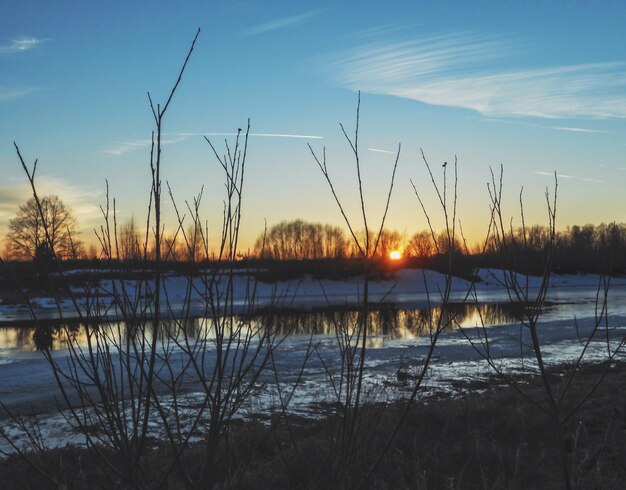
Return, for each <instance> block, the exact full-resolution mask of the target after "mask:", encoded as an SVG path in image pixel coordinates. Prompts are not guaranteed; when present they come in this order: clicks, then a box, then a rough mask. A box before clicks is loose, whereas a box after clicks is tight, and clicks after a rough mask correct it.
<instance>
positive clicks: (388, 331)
mask: <svg viewBox="0 0 626 490" xmlns="http://www.w3.org/2000/svg"><path fill="white" fill-rule="evenodd" d="M364 314H366V316H367V317H366V321H367V326H368V335H369V336H370V337H371V338H372V342H371V343H370V345H371V346H372V347H375V346H378V345H380V344H381V343H382V340H380V339H382V338H384V339H388V340H394V339H413V338H416V337H419V336H421V335H427V334H428V333H429V332H430V331H431V329H432V328H434V327H435V326H436V325H448V328H458V327H472V326H480V325H483V324H484V325H485V326H490V325H500V324H504V323H511V322H514V321H517V318H518V314H519V307H517V306H516V305H514V304H510V303H506V304H482V305H471V304H450V305H448V306H447V307H446V308H444V309H442V308H441V307H435V308H431V309H426V310H419V309H414V310H407V309H399V308H397V307H395V306H393V305H389V306H382V307H379V308H376V309H371V310H369V311H368V312H367V313H363V312H362V311H360V310H354V309H324V310H317V311H308V312H302V311H297V310H278V311H276V310H268V311H265V312H264V313H262V314H255V315H248V316H236V317H231V318H222V319H219V320H217V321H216V320H213V319H210V318H193V319H187V320H164V321H163V323H162V328H160V329H159V332H158V338H159V340H160V341H161V342H168V341H182V340H184V339H190V340H195V339H200V340H203V341H206V342H207V345H209V344H210V343H211V342H212V341H213V339H215V337H216V332H218V333H225V334H226V335H229V334H230V333H231V332H235V333H237V334H238V335H240V336H247V337H249V338H252V337H260V336H261V335H264V334H265V333H269V332H271V333H273V334H276V335H278V336H281V337H282V336H289V335H307V336H308V335H314V336H320V335H321V336H336V335H337V334H339V335H340V336H342V335H354V334H356V333H358V329H359V327H360V326H361V325H363V315H364ZM153 328H154V327H153V323H152V322H150V321H146V322H136V323H134V324H126V323H124V322H110V323H92V324H85V323H71V322H65V323H58V322H54V321H41V322H39V324H38V326H37V327H32V326H5V327H0V349H2V350H12V351H22V352H23V351H35V350H45V349H51V350H57V349H65V348H67V347H68V343H69V342H72V343H74V345H77V346H81V347H85V346H87V345H88V344H89V342H92V343H93V342H95V341H96V337H97V339H98V341H100V342H102V341H105V342H107V343H113V344H121V345H123V344H125V343H127V342H131V341H133V339H137V338H142V337H148V338H150V337H151V336H152V333H153V331H154V330H153ZM377 338H378V340H377Z"/></svg>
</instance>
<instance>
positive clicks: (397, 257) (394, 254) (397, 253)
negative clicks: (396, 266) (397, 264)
mask: <svg viewBox="0 0 626 490" xmlns="http://www.w3.org/2000/svg"><path fill="white" fill-rule="evenodd" d="M389 258H390V259H391V260H400V259H401V258H402V252H400V250H392V251H391V252H390V253H389Z"/></svg>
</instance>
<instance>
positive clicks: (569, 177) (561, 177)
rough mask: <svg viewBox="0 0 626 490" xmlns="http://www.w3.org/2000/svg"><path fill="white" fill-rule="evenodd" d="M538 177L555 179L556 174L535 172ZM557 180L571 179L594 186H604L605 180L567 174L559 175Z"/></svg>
mask: <svg viewBox="0 0 626 490" xmlns="http://www.w3.org/2000/svg"><path fill="white" fill-rule="evenodd" d="M533 173H535V174H537V175H547V176H549V177H554V172H539V171H537V172H533ZM556 176H557V178H559V179H571V180H580V181H581V182H593V183H594V184H603V183H604V181H603V180H598V179H588V178H586V177H577V176H575V175H567V174H557V175H556Z"/></svg>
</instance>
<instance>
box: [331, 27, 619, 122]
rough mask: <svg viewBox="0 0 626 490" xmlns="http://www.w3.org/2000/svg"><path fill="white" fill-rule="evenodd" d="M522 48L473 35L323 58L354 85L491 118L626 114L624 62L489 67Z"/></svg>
mask: <svg viewBox="0 0 626 490" xmlns="http://www.w3.org/2000/svg"><path fill="white" fill-rule="evenodd" d="M516 49H519V48H518V47H517V46H514V45H513V44H511V43H510V42H507V41H505V40H503V39H497V38H484V37H477V36H474V35H469V34H455V35H443V36H433V37H428V38H411V39H408V40H400V41H395V42H389V41H385V42H374V43H368V44H363V45H361V46H359V47H357V48H355V49H351V50H348V51H344V52H343V53H340V54H339V55H338V56H335V57H334V58H333V59H331V60H330V61H327V62H325V66H326V67H327V68H329V69H330V70H331V71H332V72H333V74H334V76H335V78H336V80H337V81H338V82H339V83H340V84H342V85H343V86H346V87H348V88H350V89H353V90H361V91H363V92H369V93H376V94H385V95H394V96H397V97H402V98H407V99H413V100H417V101H420V102H424V103H427V104H431V105H440V106H448V107H458V108H464V109H470V110H473V111H476V112H479V113H481V114H483V115H488V116H498V115H499V116H533V117H539V118H578V117H587V118H626V63H595V64H580V65H570V66H553V67H545V68H530V69H525V70H514V69H513V70H506V69H495V68H494V69H486V68H485V66H489V65H490V64H494V65H495V63H494V62H497V61H498V60H499V59H500V58H503V57H505V56H508V55H509V54H510V53H511V52H512V51H514V50H516Z"/></svg>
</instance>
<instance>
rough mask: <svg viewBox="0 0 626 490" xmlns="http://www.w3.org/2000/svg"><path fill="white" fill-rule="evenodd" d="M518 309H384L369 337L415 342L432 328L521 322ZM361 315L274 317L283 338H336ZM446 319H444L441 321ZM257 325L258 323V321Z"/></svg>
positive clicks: (373, 318)
mask: <svg viewBox="0 0 626 490" xmlns="http://www.w3.org/2000/svg"><path fill="white" fill-rule="evenodd" d="M518 310H519V308H517V307H516V306H515V305H511V304H495V305H494V304H481V305H473V304H462V303H458V304H450V305H447V306H446V307H445V308H441V307H434V308H431V309H424V310H419V309H415V310H404V309H398V308H397V307H394V306H385V307H382V308H379V309H375V310H370V311H369V312H368V313H367V315H368V328H369V335H371V336H387V337H390V338H392V339H396V338H400V339H404V338H414V337H418V336H421V335H426V334H428V333H429V331H430V328H431V326H434V325H437V324H438V323H439V322H440V321H441V322H442V323H441V324H442V325H445V324H450V325H452V328H455V327H456V326H457V324H458V325H461V326H473V325H478V326H481V325H483V324H484V325H485V326H490V325H498V324H502V323H509V322H511V321H516V320H517V319H518V315H517V311H518ZM361 314H362V313H361V312H360V311H354V310H320V311H313V312H281V313H276V314H273V315H272V319H273V323H274V328H275V330H276V331H277V332H279V333H280V334H282V335H298V334H299V335H311V334H313V335H334V334H335V333H336V331H337V328H340V329H342V330H343V329H348V330H350V329H356V328H357V326H358V325H359V324H360V323H359V322H360V318H361ZM442 315H443V318H442ZM257 321H258V320H257Z"/></svg>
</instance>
